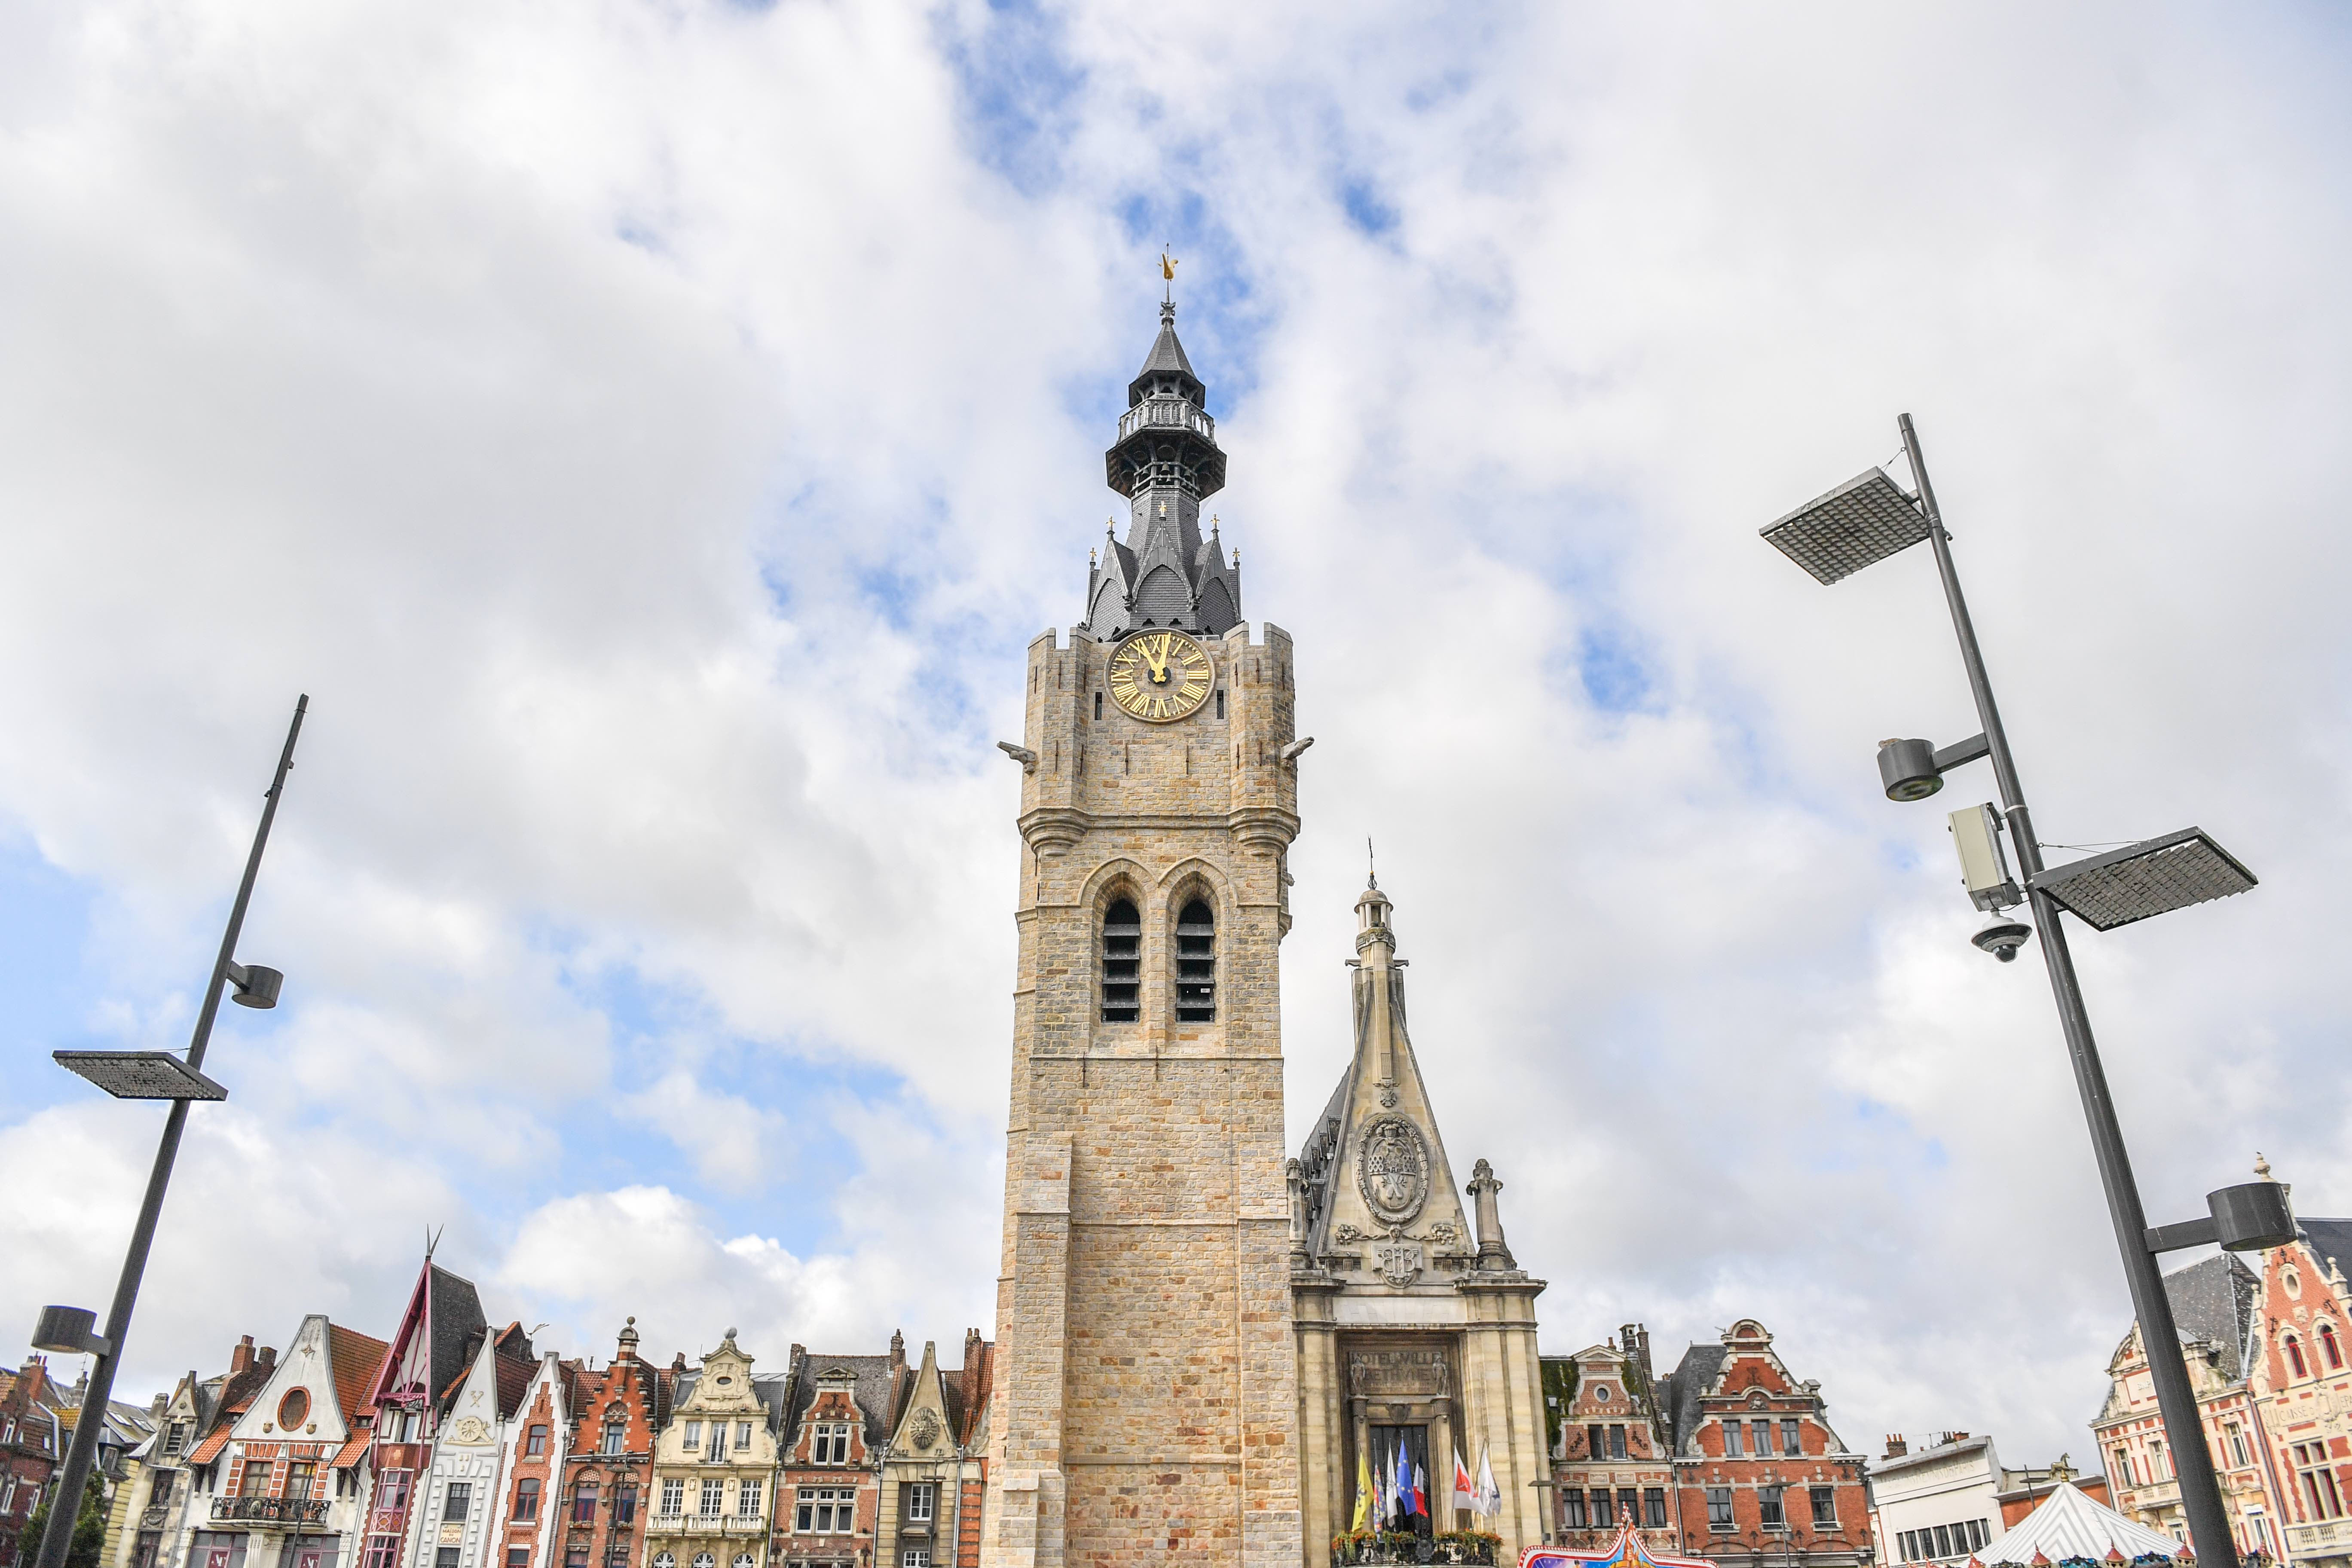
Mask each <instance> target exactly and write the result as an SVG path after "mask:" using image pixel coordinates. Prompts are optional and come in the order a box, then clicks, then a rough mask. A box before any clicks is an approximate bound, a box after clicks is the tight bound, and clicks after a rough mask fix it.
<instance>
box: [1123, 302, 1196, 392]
mask: <svg viewBox="0 0 2352 1568" xmlns="http://www.w3.org/2000/svg"><path fill="white" fill-rule="evenodd" d="M1169 371H1174V372H1175V373H1176V374H1179V375H1181V376H1184V377H1186V378H1188V379H1189V380H1191V381H1192V383H1193V384H1195V385H1198V384H1200V380H1201V378H1200V377H1199V376H1197V375H1194V374H1192V361H1191V360H1189V359H1186V358H1185V357H1184V345H1183V344H1182V343H1181V342H1178V341H1177V339H1176V312H1175V311H1174V310H1161V311H1160V335H1159V336H1158V337H1156V338H1154V339H1152V340H1151V352H1150V353H1149V354H1147V355H1145V356H1144V360H1143V368H1142V369H1141V370H1139V371H1137V372H1136V373H1135V380H1136V384H1137V385H1136V387H1135V388H1131V389H1130V394H1131V396H1132V397H1134V398H1137V399H1139V398H1141V397H1142V395H1143V390H1141V384H1142V383H1144V382H1146V381H1148V380H1150V378H1151V377H1152V375H1154V374H1166V373H1167V372H1169Z"/></svg>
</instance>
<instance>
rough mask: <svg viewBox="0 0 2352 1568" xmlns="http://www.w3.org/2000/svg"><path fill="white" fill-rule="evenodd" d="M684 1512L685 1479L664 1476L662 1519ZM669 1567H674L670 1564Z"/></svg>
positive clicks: (674, 1517) (678, 1515) (680, 1514)
mask: <svg viewBox="0 0 2352 1568" xmlns="http://www.w3.org/2000/svg"><path fill="white" fill-rule="evenodd" d="M685 1512H686V1479H685V1478H684V1477H682V1476H664V1477H663V1478H662V1484H661V1514H662V1517H663V1518H664V1519H677V1518H679V1517H681V1516H683V1515H684V1514H685ZM671 1568H676V1564H672V1565H671Z"/></svg>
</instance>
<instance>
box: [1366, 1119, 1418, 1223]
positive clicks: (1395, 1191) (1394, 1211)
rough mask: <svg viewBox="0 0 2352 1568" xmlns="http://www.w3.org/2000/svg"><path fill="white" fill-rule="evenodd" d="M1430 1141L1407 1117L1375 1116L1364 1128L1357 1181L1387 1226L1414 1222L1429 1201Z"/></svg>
mask: <svg viewBox="0 0 2352 1568" xmlns="http://www.w3.org/2000/svg"><path fill="white" fill-rule="evenodd" d="M1429 1164H1430V1161H1429V1143H1428V1141H1427V1140H1426V1139H1424V1138H1423V1136H1422V1134H1421V1129H1420V1128H1418V1127H1416V1126H1414V1125H1413V1124H1412V1121H1408V1120H1407V1119H1406V1118H1404V1117H1402V1116H1396V1115H1388V1116H1375V1117H1374V1118H1372V1120H1371V1121H1370V1123H1368V1124H1367V1125H1366V1127H1365V1128H1364V1141H1363V1152H1362V1154H1361V1155H1360V1157H1359V1158H1358V1159H1357V1162H1356V1184H1357V1186H1358V1187H1360V1189H1361V1190H1362V1192H1363V1194H1364V1202H1365V1203H1366V1204H1368V1205H1370V1207H1371V1211H1372V1215H1373V1217H1375V1218H1377V1219H1378V1220H1379V1221H1380V1222H1381V1224H1383V1225H1410V1224H1412V1220H1413V1217H1414V1216H1415V1215H1418V1214H1420V1213H1421V1205H1423V1204H1425V1203H1427V1202H1428V1201H1429Z"/></svg>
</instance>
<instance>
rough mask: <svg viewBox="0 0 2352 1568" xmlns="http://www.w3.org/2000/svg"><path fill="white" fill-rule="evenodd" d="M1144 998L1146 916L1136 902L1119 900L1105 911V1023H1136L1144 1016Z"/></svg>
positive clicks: (1103, 956)
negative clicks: (1144, 927) (1138, 911)
mask: <svg viewBox="0 0 2352 1568" xmlns="http://www.w3.org/2000/svg"><path fill="white" fill-rule="evenodd" d="M1142 996H1143V917H1142V916H1141V915H1139V914H1138V913H1137V912H1136V910H1135V901H1134V900H1131V899H1117V900H1112V902H1111V906H1110V908H1109V909H1108V910H1104V911H1103V924H1102V1016H1103V1022H1104V1023H1106V1024H1132V1023H1134V1022H1135V1021H1136V1019H1138V1018H1139V1017H1141V1016H1143V1000H1142Z"/></svg>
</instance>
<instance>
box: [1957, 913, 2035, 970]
mask: <svg viewBox="0 0 2352 1568" xmlns="http://www.w3.org/2000/svg"><path fill="white" fill-rule="evenodd" d="M2032 934H2033V928H2032V926H2029V925H2020V924H2018V923H2017V922H2016V921H1994V922H1993V923H1992V924H1990V925H1989V926H1987V927H1985V928H1984V930H1982V931H1979V932H1977V934H1976V935H1974V936H1972V937H1970V938H1969V941H1970V942H1974V943H1976V944H1977V946H1979V948H1982V949H1983V950H1984V951H1985V952H1989V953H1991V954H1992V955H1993V956H1994V957H1995V958H1998V959H2000V961H2001V962H2002V963H2011V962H2012V961H2013V960H2015V959H2016V957H2017V950H2018V949H2019V948H2021V947H2023V946H2024V945H2025V939H2026V938H2027V937H2030V936H2032Z"/></svg>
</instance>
